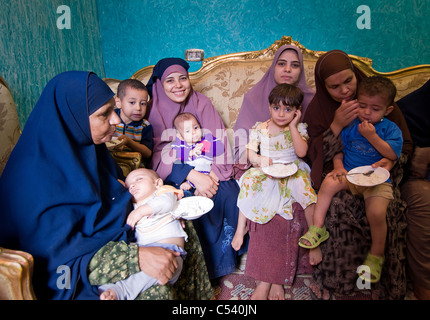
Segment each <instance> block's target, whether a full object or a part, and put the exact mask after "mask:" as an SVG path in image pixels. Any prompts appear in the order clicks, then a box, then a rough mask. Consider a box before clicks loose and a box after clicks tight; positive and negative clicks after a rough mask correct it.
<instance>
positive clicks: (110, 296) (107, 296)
mask: <svg viewBox="0 0 430 320" xmlns="http://www.w3.org/2000/svg"><path fill="white" fill-rule="evenodd" d="M100 300H118V297H117V296H116V293H115V290H113V289H109V290H106V291H103V292H102V293H101V294H100Z"/></svg>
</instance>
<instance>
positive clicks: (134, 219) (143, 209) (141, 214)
mask: <svg viewBox="0 0 430 320" xmlns="http://www.w3.org/2000/svg"><path fill="white" fill-rule="evenodd" d="M152 214H153V211H152V209H151V207H150V206H148V205H146V204H145V205H143V206H140V207H138V208H136V209H134V210H133V211H132V212H130V214H129V215H128V217H127V224H128V225H129V226H131V227H132V228H133V229H134V226H135V225H136V224H137V223H138V222H139V221H140V220H141V219H143V218H147V217H150V216H151V215H152Z"/></svg>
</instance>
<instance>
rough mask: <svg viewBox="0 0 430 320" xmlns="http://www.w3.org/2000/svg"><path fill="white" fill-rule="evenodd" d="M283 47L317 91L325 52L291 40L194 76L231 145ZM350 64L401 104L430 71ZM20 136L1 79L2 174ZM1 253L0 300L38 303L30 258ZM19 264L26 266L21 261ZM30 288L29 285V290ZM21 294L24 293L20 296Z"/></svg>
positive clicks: (357, 60)
mask: <svg viewBox="0 0 430 320" xmlns="http://www.w3.org/2000/svg"><path fill="white" fill-rule="evenodd" d="M284 44H294V45H296V46H297V47H299V48H300V49H301V50H302V52H303V57H304V68H305V72H306V79H307V82H308V84H309V86H311V87H312V88H315V82H314V66H315V63H316V61H317V59H318V57H319V56H320V55H321V54H323V53H324V52H322V51H313V50H309V49H307V48H305V47H303V46H302V45H301V44H300V43H299V42H297V41H293V40H292V38H291V37H282V38H281V39H280V40H278V41H276V42H275V43H274V44H272V45H271V46H270V47H269V48H267V49H263V50H260V51H252V52H243V53H232V54H226V55H222V56H216V57H211V58H207V59H205V60H204V61H203V64H202V67H201V68H200V69H199V70H198V71H196V72H191V73H190V79H191V82H192V84H193V88H194V89H195V90H197V91H199V92H201V93H203V94H205V95H206V96H208V97H209V98H210V99H211V101H212V103H213V105H214V106H215V108H216V110H217V111H218V113H219V114H220V116H221V118H222V119H223V121H224V124H225V126H226V128H227V130H228V133H229V137H230V139H232V138H233V127H234V124H235V122H236V119H237V116H238V114H239V110H240V107H241V104H242V100H243V95H244V94H245V93H246V92H247V91H248V90H249V89H250V88H251V87H252V86H254V85H255V84H256V83H257V82H258V81H259V80H260V79H261V77H262V76H263V74H264V73H265V72H266V70H267V69H268V68H269V66H270V64H271V63H272V59H273V56H274V54H275V52H276V51H277V49H278V48H279V47H281V46H282V45H284ZM351 58H352V60H353V62H354V64H356V65H357V66H358V67H359V68H360V69H361V70H363V71H364V72H365V73H366V74H367V75H376V74H379V75H383V76H386V77H388V78H390V79H391V80H392V81H393V82H394V84H395V85H396V87H397V89H398V95H397V99H399V98H401V97H403V96H405V95H407V94H408V93H410V92H412V91H415V90H416V89H418V88H419V87H421V86H422V85H423V84H424V83H425V82H426V81H427V80H428V79H430V65H420V66H413V67H409V68H405V69H401V70H396V71H393V72H388V73H381V72H378V71H376V70H374V69H373V68H372V60H371V59H369V58H364V57H358V56H351ZM152 68H153V66H147V67H144V68H142V69H139V70H138V71H136V72H135V73H134V74H133V75H132V76H131V78H135V79H138V80H140V81H142V82H143V83H144V84H146V83H147V82H148V79H149V77H150V76H151V74H152ZM104 80H105V82H106V83H107V84H108V85H109V86H110V87H111V89H112V90H113V91H114V92H116V91H117V87H118V84H119V82H120V80H118V79H111V78H106V79H104ZM19 135H20V130H19V124H18V117H17V115H16V107H15V103H14V102H13V98H12V95H11V94H10V91H9V90H8V88H7V85H6V84H5V83H4V81H3V80H2V79H1V83H0V174H1V172H2V170H3V169H4V165H5V163H6V161H7V159H8V157H9V154H10V151H11V150H12V148H13V146H14V145H15V143H16V141H17V139H18V137H19ZM231 142H232V141H231ZM232 145H233V144H232ZM115 156H116V157H117V158H116V160H117V161H118V162H119V163H120V165H121V167H122V169H123V171H124V173H125V174H127V172H129V171H130V170H132V169H133V168H135V167H136V166H138V164H139V163H140V157H139V155H136V154H126V155H125V154H117V155H115V154H114V157H115ZM119 158H121V159H119ZM121 163H122V164H121ZM0 245H1V244H0ZM0 250H1V248H0ZM2 252H3V254H2V253H1V252H0V258H1V259H0V299H27V298H28V299H30V298H34V295H33V294H32V290H31V282H28V281H27V282H25V281H26V280H25V279H29V278H30V277H31V271H30V270H31V266H32V260H31V258H27V259H30V260H28V261H29V262H27V263H28V265H29V267H28V268H27V267H26V266H24V267H22V266H21V267H19V266H18V265H17V264H16V263H15V264H14V265H13V266H12V265H11V264H10V263H9V262H10V261H7V259H3V255H4V253H6V251H2ZM27 257H28V256H27ZM18 259H19V261H22V259H21V258H18ZM35 263H37V261H35ZM18 264H19V262H18ZM26 268H27V269H26ZM27 270H28V271H27ZM10 274H13V275H15V280H14V281H16V282H18V283H19V284H18V285H17V284H15V286H14V287H13V288H18V290H21V291H26V292H25V293H18V294H16V293H13V292H12V293H11V290H13V288H12V285H11V282H13V281H11V280H10V279H11V277H8V276H5V275H10ZM2 281H8V282H7V285H3V283H2ZM27 284H30V287H28V285H27ZM20 288H25V289H24V290H22V289H20Z"/></svg>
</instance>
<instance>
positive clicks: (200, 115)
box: [148, 58, 233, 181]
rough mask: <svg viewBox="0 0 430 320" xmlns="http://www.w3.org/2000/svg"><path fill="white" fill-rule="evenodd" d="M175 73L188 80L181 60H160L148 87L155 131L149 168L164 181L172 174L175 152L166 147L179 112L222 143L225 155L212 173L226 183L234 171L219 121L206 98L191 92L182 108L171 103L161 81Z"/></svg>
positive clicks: (224, 134)
mask: <svg viewBox="0 0 430 320" xmlns="http://www.w3.org/2000/svg"><path fill="white" fill-rule="evenodd" d="M174 72H179V73H181V74H185V75H187V76H188V64H187V63H186V62H185V61H184V60H183V59H180V58H166V59H162V60H160V61H159V62H158V63H157V64H156V65H155V67H154V70H153V74H152V76H151V80H150V82H149V83H148V86H149V88H150V90H151V94H152V104H151V110H150V113H149V117H148V121H149V122H150V123H151V125H152V126H153V128H154V150H153V155H152V161H151V164H150V167H151V168H152V169H154V170H155V171H156V172H157V173H158V174H159V175H160V177H161V178H162V179H163V180H164V179H165V178H166V177H167V176H168V175H169V174H170V173H171V171H172V165H173V162H174V161H175V160H176V157H175V155H174V152H171V150H170V147H169V146H168V145H169V144H170V143H171V142H172V141H174V139H175V138H176V131H175V129H174V128H173V119H174V118H175V116H176V115H177V114H178V113H179V112H189V113H192V114H193V115H194V116H196V118H197V120H198V121H199V122H200V124H201V126H202V129H203V132H204V133H205V132H210V133H211V134H212V135H213V136H214V137H217V138H218V139H220V140H221V141H222V142H223V143H224V149H225V152H224V155H223V156H220V157H217V158H215V161H214V163H213V165H212V170H213V171H214V173H215V174H216V175H217V176H218V178H219V179H220V180H221V181H225V180H229V179H230V178H231V175H232V171H233V165H232V159H231V148H230V144H229V142H228V139H227V135H226V133H225V126H224V123H223V122H222V119H221V117H220V116H219V115H218V112H217V111H216V109H215V108H214V106H213V105H212V103H211V101H210V100H209V98H208V97H206V96H205V95H203V94H201V93H199V92H196V91H194V90H191V92H190V95H189V97H188V99H187V100H186V103H185V105H183V104H180V103H176V102H174V101H172V100H171V99H170V98H169V97H168V96H167V95H166V93H165V92H164V88H163V81H164V80H165V78H166V77H168V76H169V75H170V74H172V73H174ZM169 129H170V130H169Z"/></svg>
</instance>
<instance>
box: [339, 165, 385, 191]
mask: <svg viewBox="0 0 430 320" xmlns="http://www.w3.org/2000/svg"><path fill="white" fill-rule="evenodd" d="M370 170H374V172H373V173H372V174H371V175H370V176H365V175H364V174H354V175H352V176H346V178H347V179H348V181H349V182H351V183H353V184H355V185H357V186H362V187H372V186H376V185H378V184H381V183H383V182H385V181H387V180H388V178H389V177H390V172H389V171H388V170H386V169H384V168H381V167H378V168H372V166H362V167H357V168H354V169H351V170H350V171H349V172H348V173H357V172H362V173H364V172H368V171H370Z"/></svg>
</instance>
